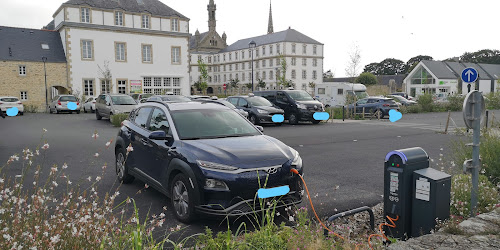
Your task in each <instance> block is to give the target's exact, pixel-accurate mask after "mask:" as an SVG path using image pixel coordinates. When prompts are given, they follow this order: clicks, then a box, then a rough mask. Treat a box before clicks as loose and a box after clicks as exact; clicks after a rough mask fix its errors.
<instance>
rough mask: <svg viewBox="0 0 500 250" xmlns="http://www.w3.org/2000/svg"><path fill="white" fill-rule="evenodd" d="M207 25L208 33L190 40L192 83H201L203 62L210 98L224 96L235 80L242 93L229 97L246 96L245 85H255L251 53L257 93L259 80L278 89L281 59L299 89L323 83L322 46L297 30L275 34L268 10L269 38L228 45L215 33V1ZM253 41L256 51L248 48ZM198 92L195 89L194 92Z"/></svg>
mask: <svg viewBox="0 0 500 250" xmlns="http://www.w3.org/2000/svg"><path fill="white" fill-rule="evenodd" d="M207 10H208V20H209V21H208V24H209V31H208V32H204V33H201V34H200V33H199V32H198V31H196V33H195V35H194V36H192V37H191V39H190V52H191V54H190V56H191V60H190V83H191V85H193V84H194V83H195V82H196V81H198V80H199V79H200V75H201V72H200V71H199V67H198V60H200V59H201V60H203V62H204V63H205V64H206V65H207V69H208V75H209V78H208V89H207V93H208V94H221V93H224V90H223V88H222V86H223V84H227V85H229V82H230V81H231V80H232V79H237V80H239V89H238V90H231V92H228V93H238V92H239V93H246V92H248V91H249V89H248V88H247V86H246V84H248V83H251V82H252V73H251V72H252V64H251V62H252V52H253V62H254V68H253V72H254V89H255V90H257V89H259V88H258V85H257V84H258V82H259V79H261V80H262V81H264V82H265V83H266V87H265V88H264V89H276V88H279V87H282V86H278V84H277V80H276V76H277V74H280V71H281V64H280V55H282V56H283V58H284V59H285V60H286V63H287V70H286V76H285V77H286V79H287V80H292V82H293V84H295V88H296V89H303V90H307V91H312V90H313V89H314V88H310V87H309V83H310V82H314V83H322V82H323V46H324V45H323V44H322V43H320V42H318V41H316V40H314V39H312V38H310V37H308V36H306V35H304V34H302V33H300V32H298V31H296V30H294V29H291V28H289V29H286V30H284V31H280V32H274V30H273V22H272V12H271V9H270V10H269V24H268V30H267V34H265V35H262V36H257V37H250V38H244V39H241V40H238V41H237V42H235V43H233V44H231V45H229V46H228V45H227V44H226V39H227V36H226V34H225V33H224V34H223V35H222V36H219V34H218V33H217V32H216V30H215V27H216V19H215V11H216V6H215V4H214V1H213V0H210V1H209V4H208V6H207ZM251 41H254V42H255V43H256V47H255V48H254V49H250V48H249V43H250V42H251ZM194 91H195V90H194V89H193V92H194Z"/></svg>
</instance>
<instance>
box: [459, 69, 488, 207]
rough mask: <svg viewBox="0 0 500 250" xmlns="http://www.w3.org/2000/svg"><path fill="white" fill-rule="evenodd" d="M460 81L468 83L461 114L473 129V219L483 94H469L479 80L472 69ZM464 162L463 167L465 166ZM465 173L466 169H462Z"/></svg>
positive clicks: (478, 164)
mask: <svg viewBox="0 0 500 250" xmlns="http://www.w3.org/2000/svg"><path fill="white" fill-rule="evenodd" d="M461 76H462V81H464V82H466V83H468V85H467V87H468V88H469V93H468V94H467V96H466V97H465V100H464V106H463V114H464V121H465V125H466V126H467V128H469V129H473V130H474V131H473V134H472V144H468V145H471V146H472V166H471V167H470V170H471V172H472V190H471V195H470V206H471V207H470V208H471V209H470V211H471V212H470V216H471V217H474V216H475V214H476V206H477V193H478V182H479V168H481V162H480V161H479V143H480V137H481V117H482V116H483V114H484V111H485V106H484V98H483V94H482V93H481V92H479V91H477V90H474V91H472V92H470V85H471V83H474V82H475V81H476V80H477V79H478V78H479V73H478V72H477V70H476V69H474V68H466V69H464V70H463V71H462V75H461ZM467 162H470V160H466V161H465V162H464V166H465V165H467ZM464 171H467V168H464Z"/></svg>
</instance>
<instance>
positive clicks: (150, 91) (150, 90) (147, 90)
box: [144, 89, 153, 94]
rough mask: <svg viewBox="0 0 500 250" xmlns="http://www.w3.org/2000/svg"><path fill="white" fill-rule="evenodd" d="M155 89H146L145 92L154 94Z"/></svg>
mask: <svg viewBox="0 0 500 250" xmlns="http://www.w3.org/2000/svg"><path fill="white" fill-rule="evenodd" d="M152 93H153V90H152V89H144V94H152Z"/></svg>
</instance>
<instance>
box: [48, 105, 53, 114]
mask: <svg viewBox="0 0 500 250" xmlns="http://www.w3.org/2000/svg"><path fill="white" fill-rule="evenodd" d="M52 113H54V112H52V108H51V107H50V106H49V114H52Z"/></svg>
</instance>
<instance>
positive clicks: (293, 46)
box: [292, 44, 295, 53]
mask: <svg viewBox="0 0 500 250" xmlns="http://www.w3.org/2000/svg"><path fill="white" fill-rule="evenodd" d="M292 53H295V44H292Z"/></svg>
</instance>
